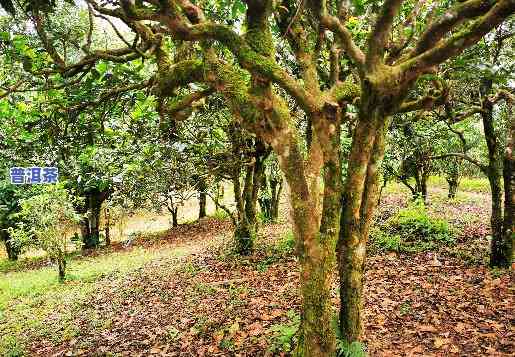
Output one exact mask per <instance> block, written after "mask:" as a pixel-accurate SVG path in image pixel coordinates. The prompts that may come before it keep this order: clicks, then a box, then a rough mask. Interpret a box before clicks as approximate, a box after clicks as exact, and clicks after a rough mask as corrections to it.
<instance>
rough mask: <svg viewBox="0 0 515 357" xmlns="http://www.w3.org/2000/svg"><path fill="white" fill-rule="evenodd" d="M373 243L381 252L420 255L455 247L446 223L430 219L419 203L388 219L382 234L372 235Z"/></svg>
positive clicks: (378, 231)
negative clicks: (443, 246)
mask: <svg viewBox="0 0 515 357" xmlns="http://www.w3.org/2000/svg"><path fill="white" fill-rule="evenodd" d="M371 243H372V245H373V246H374V247H375V248H376V249H378V250H382V251H395V252H420V251H426V250H433V249H436V248H437V247H439V246H442V245H453V244H454V237H453V234H452V232H451V230H450V228H449V224H448V223H447V222H446V221H445V220H443V219H439V218H434V217H431V216H429V214H428V212H427V209H426V207H425V206H424V204H423V203H422V202H420V201H417V202H415V203H413V204H412V205H410V206H408V207H407V208H404V209H401V210H400V211H399V212H398V213H397V214H396V215H395V216H393V217H391V218H390V219H388V221H387V222H386V223H385V225H384V226H383V227H382V229H381V230H374V231H372V233H371Z"/></svg>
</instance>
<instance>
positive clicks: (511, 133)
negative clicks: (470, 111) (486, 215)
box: [503, 103, 515, 267]
mask: <svg viewBox="0 0 515 357" xmlns="http://www.w3.org/2000/svg"><path fill="white" fill-rule="evenodd" d="M510 104H513V103H510ZM508 115H509V118H508V125H507V135H506V150H505V151H504V166H503V178H504V227H503V241H504V248H505V252H504V254H503V255H504V256H505V257H506V258H507V259H506V260H507V263H508V265H511V266H512V267H513V259H514V257H515V255H514V249H515V189H514V187H515V159H514V158H513V151H514V149H515V115H514V113H513V108H512V107H511V105H510V111H509V112H508Z"/></svg>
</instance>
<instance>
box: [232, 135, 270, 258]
mask: <svg viewBox="0 0 515 357" xmlns="http://www.w3.org/2000/svg"><path fill="white" fill-rule="evenodd" d="M237 132H239V131H237ZM234 134H235V135H237V134H236V133H234ZM240 144H242V142H241V140H239V138H236V137H233V145H234V147H233V150H236V151H240V150H241V147H240ZM268 153H269V151H268V150H267V148H266V147H265V144H264V143H263V142H262V141H260V140H258V139H255V141H254V142H253V144H252V158H251V162H252V163H246V164H243V165H236V167H235V170H234V171H233V178H232V181H233V188H234V199H235V202H236V219H235V220H234V225H235V227H234V239H235V242H236V249H237V251H238V253H239V254H242V255H248V254H250V253H251V252H252V250H253V249H254V241H255V239H256V235H257V229H258V224H257V223H258V222H257V204H258V194H259V189H260V185H261V183H262V177H263V174H264V160H265V159H266V157H267V156H268ZM242 169H243V170H244V177H243V187H242V185H241V182H240V174H241V170H242Z"/></svg>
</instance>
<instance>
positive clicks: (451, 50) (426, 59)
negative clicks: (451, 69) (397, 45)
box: [400, 0, 515, 78]
mask: <svg viewBox="0 0 515 357" xmlns="http://www.w3.org/2000/svg"><path fill="white" fill-rule="evenodd" d="M485 1H486V0H485ZM467 3H468V2H467ZM514 12H515V1H514V0H500V1H498V2H496V3H495V5H494V6H493V7H492V8H491V9H490V10H489V11H488V12H487V13H486V14H485V15H483V16H481V17H480V18H479V19H477V20H476V21H474V22H473V23H472V24H470V26H468V27H467V28H465V29H464V30H462V31H460V32H458V33H455V34H454V35H452V36H451V37H450V38H448V39H447V40H444V41H443V42H442V43H441V44H439V45H436V46H435V47H432V48H429V49H427V51H425V52H423V53H421V54H420V55H417V56H416V57H413V58H411V59H409V60H407V61H405V62H403V63H401V64H400V66H401V69H402V70H403V71H404V72H405V74H406V76H407V77H408V78H415V77H416V76H417V74H419V73H422V72H424V71H427V70H428V69H429V68H431V67H433V66H436V65H438V64H440V63H442V62H444V61H446V60H447V59H449V58H451V57H453V56H456V55H457V54H459V53H461V52H462V51H463V50H464V49H466V48H468V47H470V46H472V45H474V44H475V43H476V42H478V41H479V40H480V39H481V38H482V37H483V36H484V35H486V34H487V33H488V32H490V31H491V30H492V29H493V28H495V27H496V26H498V25H499V24H501V23H502V22H503V21H504V20H505V19H506V18H507V17H509V16H510V15H512V14H513V13H514ZM426 43H428V45H430V44H431V43H432V41H429V40H427V41H426ZM425 47H426V45H424V46H421V48H425Z"/></svg>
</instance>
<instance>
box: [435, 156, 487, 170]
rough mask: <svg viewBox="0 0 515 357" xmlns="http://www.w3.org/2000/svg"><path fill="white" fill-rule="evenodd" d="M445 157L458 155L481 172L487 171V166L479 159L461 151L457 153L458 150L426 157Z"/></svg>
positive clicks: (436, 158) (437, 158)
mask: <svg viewBox="0 0 515 357" xmlns="http://www.w3.org/2000/svg"><path fill="white" fill-rule="evenodd" d="M447 157H459V158H462V159H464V160H467V161H468V162H470V163H472V164H474V165H476V166H477V167H478V168H479V169H480V170H481V171H482V172H483V173H486V172H487V171H488V166H486V165H483V164H482V163H480V162H479V161H477V160H475V159H473V158H471V157H470V156H468V155H465V154H463V153H459V152H451V153H448V154H444V155H437V156H430V157H428V159H431V160H439V159H445V158H447Z"/></svg>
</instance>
